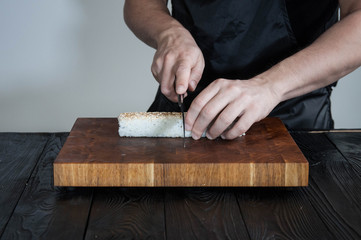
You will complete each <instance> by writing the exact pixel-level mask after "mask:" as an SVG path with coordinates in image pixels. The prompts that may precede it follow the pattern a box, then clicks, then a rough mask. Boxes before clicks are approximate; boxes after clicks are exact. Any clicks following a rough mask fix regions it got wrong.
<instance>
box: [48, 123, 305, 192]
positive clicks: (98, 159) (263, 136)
mask: <svg viewBox="0 0 361 240" xmlns="http://www.w3.org/2000/svg"><path fill="white" fill-rule="evenodd" d="M183 141H184V140H183V139H182V138H120V137H119V136H118V135H117V120H116V119H99V118H93V119H89V118H80V119H78V120H77V121H76V123H75V124H74V127H73V129H72V131H71V133H70V135H69V138H68V139H67V141H66V143H65V145H64V147H63V149H62V150H61V152H60V153H59V155H58V157H57V159H56V161H55V163H54V182H55V185H57V186H307V184H308V162H307V160H306V159H305V157H304V156H303V155H302V153H301V151H300V150H299V148H298V146H297V145H296V144H295V142H294V141H293V139H292V137H291V136H290V135H289V133H288V132H287V130H286V128H285V127H284V125H283V124H282V122H281V121H280V120H279V119H276V118H267V119H264V120H263V121H261V122H259V123H256V124H255V125H253V126H252V127H251V129H250V130H249V132H248V133H247V135H246V136H243V137H240V138H238V139H236V140H233V141H226V140H222V139H216V140H213V141H211V140H208V139H200V140H198V141H195V140H193V139H191V138H187V139H186V140H185V145H186V147H185V148H184V147H183V145H184V142H183Z"/></svg>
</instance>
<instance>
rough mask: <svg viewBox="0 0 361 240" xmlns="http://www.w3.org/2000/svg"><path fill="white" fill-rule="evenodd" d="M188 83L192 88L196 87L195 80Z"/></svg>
mask: <svg viewBox="0 0 361 240" xmlns="http://www.w3.org/2000/svg"><path fill="white" fill-rule="evenodd" d="M189 84H190V85H191V87H192V88H193V89H195V88H196V84H197V83H196V81H194V80H193V81H191V82H190V83H189Z"/></svg>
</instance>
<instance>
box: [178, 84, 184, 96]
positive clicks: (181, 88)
mask: <svg viewBox="0 0 361 240" xmlns="http://www.w3.org/2000/svg"><path fill="white" fill-rule="evenodd" d="M183 92H185V88H184V86H183V85H180V86H178V87H177V93H178V94H181V93H183Z"/></svg>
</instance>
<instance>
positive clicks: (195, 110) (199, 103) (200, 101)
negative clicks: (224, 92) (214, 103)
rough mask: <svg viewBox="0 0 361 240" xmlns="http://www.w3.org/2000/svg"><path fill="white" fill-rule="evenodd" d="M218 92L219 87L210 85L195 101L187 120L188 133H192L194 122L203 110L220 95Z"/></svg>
mask: <svg viewBox="0 0 361 240" xmlns="http://www.w3.org/2000/svg"><path fill="white" fill-rule="evenodd" d="M218 91H219V88H218V86H217V85H215V84H210V85H209V86H208V87H207V88H205V89H204V90H203V91H202V92H201V93H200V94H199V95H198V96H197V97H196V98H195V99H194V100H193V102H192V104H191V106H190V107H189V109H188V112H187V115H186V118H185V124H186V130H187V131H191V130H192V129H193V125H194V122H195V121H196V119H197V118H198V115H199V114H200V112H201V110H202V109H203V108H204V106H205V105H206V104H207V103H208V102H209V101H210V100H211V99H212V98H213V97H214V96H215V95H216V94H217V93H218Z"/></svg>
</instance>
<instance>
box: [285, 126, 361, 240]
mask: <svg viewBox="0 0 361 240" xmlns="http://www.w3.org/2000/svg"><path fill="white" fill-rule="evenodd" d="M332 134H335V136H336V135H338V134H339V133H332ZM341 134H342V133H341ZM292 135H293V137H294V139H295V140H296V142H297V143H298V145H299V146H300V148H301V150H302V151H303V153H304V154H305V156H306V157H307V159H308V160H309V162H310V187H309V189H308V191H306V192H305V194H306V196H307V198H308V199H309V200H310V202H311V203H312V205H313V206H314V209H315V211H316V212H317V214H318V215H319V216H320V218H321V219H322V221H323V222H324V223H325V225H326V227H327V229H328V230H329V231H330V232H331V233H332V235H333V236H334V238H335V239H361V208H360V202H361V185H360V182H361V177H360V175H359V172H358V171H357V168H355V167H354V166H352V165H351V164H350V163H349V162H348V161H347V160H346V159H345V158H344V156H343V155H342V154H341V153H340V152H339V151H338V150H337V149H336V148H335V146H334V145H333V144H332V143H331V142H330V141H329V139H328V138H327V137H326V136H325V134H304V133H293V134H292ZM352 135H353V134H351V133H350V134H349V135H348V136H349V137H350V140H349V141H353V140H351V139H352V137H351V136H352ZM344 141H345V142H344V143H347V142H348V141H347V140H345V139H344ZM357 144H358V146H360V145H359V143H358V142H355V143H354V145H353V146H356V145H357ZM340 145H341V144H340ZM357 151H358V150H355V152H357Z"/></svg>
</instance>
